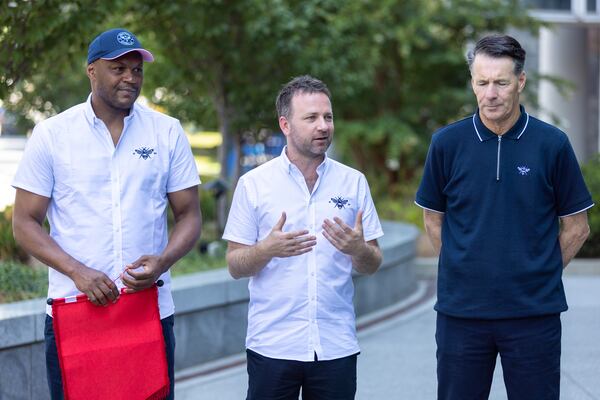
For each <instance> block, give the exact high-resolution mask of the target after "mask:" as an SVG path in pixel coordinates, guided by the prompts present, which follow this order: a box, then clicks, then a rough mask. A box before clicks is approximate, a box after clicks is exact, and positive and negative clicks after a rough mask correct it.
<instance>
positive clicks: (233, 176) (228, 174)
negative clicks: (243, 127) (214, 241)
mask: <svg viewBox="0 0 600 400" xmlns="http://www.w3.org/2000/svg"><path fill="white" fill-rule="evenodd" d="M217 80H218V82H217V85H216V87H215V89H216V90H215V97H214V101H215V106H216V107H215V108H216V110H217V114H218V119H219V130H220V131H221V136H222V140H223V141H222V144H221V147H220V148H219V152H218V156H219V164H220V165H221V172H220V174H219V179H220V180H221V182H222V183H223V184H225V185H226V186H227V188H228V190H227V191H225V192H224V193H223V194H222V195H221V196H218V197H217V198H216V213H217V221H216V223H217V227H216V228H217V233H218V234H219V236H220V235H222V234H223V230H224V229H225V222H226V220H227V211H228V208H229V207H228V205H229V204H228V203H229V202H228V199H229V196H228V192H229V191H232V190H234V189H235V187H234V184H235V183H236V182H237V177H238V174H239V144H238V143H237V142H238V140H237V136H238V135H236V134H235V132H234V130H233V128H232V124H231V120H232V116H233V115H234V114H233V109H232V107H231V106H230V105H229V102H228V99H227V88H226V85H225V79H224V78H223V76H222V75H220V76H219V78H218V79H217Z"/></svg>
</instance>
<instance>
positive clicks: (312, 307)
mask: <svg viewBox="0 0 600 400" xmlns="http://www.w3.org/2000/svg"><path fill="white" fill-rule="evenodd" d="M307 211H308V213H307V214H308V223H309V227H310V234H311V235H314V234H315V229H314V226H315V218H316V215H315V214H316V212H315V201H314V198H312V197H311V198H310V199H309V202H308V210H307ZM316 253H317V252H316V251H311V252H309V253H308V254H309V256H308V259H309V261H308V273H309V276H308V299H309V303H308V308H309V313H308V314H309V319H310V324H309V331H310V334H309V347H310V349H309V351H310V357H312V356H313V355H314V352H315V351H316V352H317V354H319V353H320V352H321V350H320V349H321V341H320V340H319V324H318V323H317V316H318V311H317V310H318V302H317V297H318V294H317V254H316Z"/></svg>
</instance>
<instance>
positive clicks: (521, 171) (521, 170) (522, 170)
mask: <svg viewBox="0 0 600 400" xmlns="http://www.w3.org/2000/svg"><path fill="white" fill-rule="evenodd" d="M517 170H518V171H519V174H520V175H529V171H531V169H530V168H528V167H527V166H525V165H523V166H521V167H517Z"/></svg>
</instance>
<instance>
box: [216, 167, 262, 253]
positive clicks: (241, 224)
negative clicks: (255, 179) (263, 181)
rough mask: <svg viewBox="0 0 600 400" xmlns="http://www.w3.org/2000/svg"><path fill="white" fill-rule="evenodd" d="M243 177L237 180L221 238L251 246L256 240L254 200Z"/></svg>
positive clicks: (256, 226) (256, 224)
mask: <svg viewBox="0 0 600 400" xmlns="http://www.w3.org/2000/svg"><path fill="white" fill-rule="evenodd" d="M248 184H249V182H248V181H247V180H246V179H245V177H242V178H240V180H239V181H238V184H237V187H236V188H235V192H234V193H233V200H232V202H231V208H230V209H229V216H228V217H227V223H226V224H225V232H224V233H223V239H224V240H228V241H231V242H236V243H241V244H245V245H248V246H252V245H254V244H255V243H256V241H257V240H258V221H257V219H256V214H255V209H256V208H255V207H254V204H255V202H254V201H252V200H253V196H252V194H251V193H249V192H250V190H249V188H248Z"/></svg>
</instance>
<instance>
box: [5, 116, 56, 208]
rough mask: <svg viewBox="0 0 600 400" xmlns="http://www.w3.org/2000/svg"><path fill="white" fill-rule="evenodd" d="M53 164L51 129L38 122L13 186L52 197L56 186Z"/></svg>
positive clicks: (28, 142)
mask: <svg viewBox="0 0 600 400" xmlns="http://www.w3.org/2000/svg"><path fill="white" fill-rule="evenodd" d="M52 164H53V163H52V143H51V141H50V135H49V131H48V130H47V129H46V128H45V127H44V125H42V124H38V125H36V127H35V128H34V130H33V133H32V135H31V137H30V138H29V140H28V141H27V146H26V147H25V151H24V152H23V158H21V162H20V163H19V167H18V168H17V173H16V174H15V177H14V179H13V182H12V186H13V187H14V188H16V189H23V190H27V191H28V192H32V193H35V194H37V195H40V196H44V197H48V198H50V197H51V196H52V190H53V188H54V171H53V167H52Z"/></svg>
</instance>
